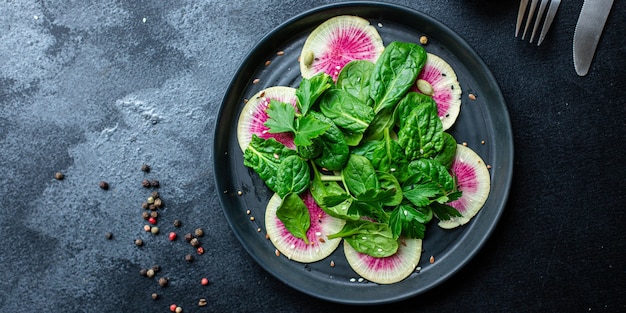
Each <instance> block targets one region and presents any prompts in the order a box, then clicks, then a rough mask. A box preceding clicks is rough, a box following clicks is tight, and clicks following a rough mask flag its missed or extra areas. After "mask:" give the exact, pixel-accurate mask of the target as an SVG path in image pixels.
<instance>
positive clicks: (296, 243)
mask: <svg viewBox="0 0 626 313" xmlns="http://www.w3.org/2000/svg"><path fill="white" fill-rule="evenodd" d="M301 197H302V199H303V200H304V203H305V204H306V206H307V207H308V208H309V214H310V216H311V226H310V227H309V230H308V231H307V238H308V240H309V243H308V244H306V243H305V242H304V240H302V239H301V238H297V237H294V236H293V235H292V234H291V233H290V232H289V231H288V230H287V228H285V225H284V224H283V222H282V221H281V220H280V219H278V217H276V210H277V209H278V207H279V206H280V204H281V201H282V200H281V198H280V196H278V194H274V195H273V196H272V198H270V201H269V203H268V204H267V209H266V210H265V228H266V231H267V234H268V235H269V238H270V240H271V241H272V243H273V244H274V246H275V247H276V249H278V251H280V253H282V254H283V255H285V256H286V257H287V258H289V259H291V260H294V261H297V262H301V263H312V262H316V261H319V260H322V259H324V258H325V257H327V256H329V255H330V254H331V253H333V251H335V250H336V249H337V247H338V246H339V243H340V242H341V238H335V239H328V238H327V234H334V233H336V232H339V231H340V230H341V229H342V228H343V225H344V224H345V223H346V222H345V221H344V220H342V219H339V218H335V217H332V216H330V215H328V214H326V212H324V211H323V210H322V209H321V208H320V207H319V206H318V205H317V203H315V200H314V199H313V196H312V195H311V194H310V193H309V192H308V191H306V192H304V193H303V194H302V195H301Z"/></svg>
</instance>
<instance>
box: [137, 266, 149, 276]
mask: <svg viewBox="0 0 626 313" xmlns="http://www.w3.org/2000/svg"><path fill="white" fill-rule="evenodd" d="M139 275H141V276H147V275H148V270H147V269H145V268H142V269H140V270H139Z"/></svg>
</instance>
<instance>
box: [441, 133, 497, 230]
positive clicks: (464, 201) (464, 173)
mask: <svg viewBox="0 0 626 313" xmlns="http://www.w3.org/2000/svg"><path fill="white" fill-rule="evenodd" d="M451 170H452V172H453V174H454V175H455V176H456V178H457V184H458V189H459V190H460V191H461V192H462V195H461V198H459V199H457V200H455V201H452V202H450V203H448V204H449V205H451V206H452V207H454V208H456V209H457V211H459V212H460V213H461V214H462V215H463V216H461V217H453V218H451V219H449V220H444V221H439V224H438V225H439V227H441V228H445V229H450V228H455V227H457V226H460V225H464V224H466V223H467V222H469V221H470V219H472V217H474V216H475V215H476V214H477V213H478V211H480V209H481V208H482V207H483V205H484V204H485V201H487V197H488V196H489V190H490V188H491V178H490V175H489V170H488V169H487V165H486V164H485V162H483V159H482V158H481V157H480V156H479V155H478V154H477V153H476V152H475V151H474V150H472V149H471V148H469V147H466V146H464V145H457V148H456V155H455V157H454V161H453V162H452V168H451Z"/></svg>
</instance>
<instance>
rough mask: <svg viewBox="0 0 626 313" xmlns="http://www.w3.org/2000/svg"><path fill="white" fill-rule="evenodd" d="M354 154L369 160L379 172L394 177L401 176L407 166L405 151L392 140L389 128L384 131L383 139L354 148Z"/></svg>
mask: <svg viewBox="0 0 626 313" xmlns="http://www.w3.org/2000/svg"><path fill="white" fill-rule="evenodd" d="M352 153H354V154H357V155H362V156H364V157H366V158H368V159H369V160H370V162H372V165H373V166H374V169H376V170H377V171H382V172H390V173H394V175H396V173H398V174H400V172H402V169H403V168H405V167H406V165H407V161H406V159H405V158H404V150H403V149H402V147H400V145H399V144H398V142H397V141H395V140H393V139H392V138H391V134H389V129H388V128H385V129H384V130H383V137H382V138H381V139H380V140H371V141H367V142H364V143H362V144H360V145H359V146H357V147H356V148H354V149H353V150H352Z"/></svg>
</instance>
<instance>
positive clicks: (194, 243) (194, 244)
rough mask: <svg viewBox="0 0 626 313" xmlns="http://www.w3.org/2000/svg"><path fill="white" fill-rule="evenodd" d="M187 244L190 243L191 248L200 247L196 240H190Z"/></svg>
mask: <svg viewBox="0 0 626 313" xmlns="http://www.w3.org/2000/svg"><path fill="white" fill-rule="evenodd" d="M189 243H191V246H192V247H198V246H200V241H199V240H198V238H192V239H191V240H190V241H189Z"/></svg>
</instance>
